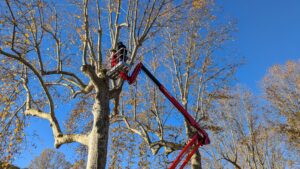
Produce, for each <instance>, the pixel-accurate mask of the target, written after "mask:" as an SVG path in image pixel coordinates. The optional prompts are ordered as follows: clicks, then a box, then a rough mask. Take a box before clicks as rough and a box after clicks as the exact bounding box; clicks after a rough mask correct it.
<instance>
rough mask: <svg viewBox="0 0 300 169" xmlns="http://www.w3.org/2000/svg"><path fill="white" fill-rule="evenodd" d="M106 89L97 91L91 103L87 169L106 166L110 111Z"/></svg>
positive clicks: (102, 168)
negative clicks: (91, 112) (91, 124)
mask: <svg viewBox="0 0 300 169" xmlns="http://www.w3.org/2000/svg"><path fill="white" fill-rule="evenodd" d="M107 91H108V90H107ZM107 91H105V90H103V91H101V90H100V91H97V94H96V98H95V103H94V105H93V115H94V122H93V129H92V131H91V133H90V135H89V144H88V161H87V169H105V166H106V159H107V146H108V134H109V112H110V110H109V95H108V92H107Z"/></svg>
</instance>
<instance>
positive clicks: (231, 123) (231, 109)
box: [207, 87, 291, 169]
mask: <svg viewBox="0 0 300 169" xmlns="http://www.w3.org/2000/svg"><path fill="white" fill-rule="evenodd" d="M230 93H231V94H230V95H231V97H230V98H227V99H222V100H220V102H219V108H218V110H219V111H218V112H216V114H215V118H216V119H219V120H218V124H219V126H220V127H222V130H221V131H220V132H218V133H216V134H215V135H214V137H213V138H212V139H214V140H215V141H214V143H213V146H214V147H215V151H210V152H211V154H210V156H211V157H212V158H211V159H210V160H208V161H207V163H208V164H209V163H210V164H217V163H218V161H221V162H222V164H223V166H224V165H225V166H232V167H234V168H255V169H258V168H270V169H271V168H278V169H279V168H284V167H285V166H287V165H288V160H287V159H286V156H285V155H284V154H285V153H286V152H285V151H284V149H283V148H282V147H280V146H278V144H281V143H280V137H278V136H277V135H276V134H275V133H274V132H273V131H272V126H269V125H268V123H266V119H265V118H264V116H263V115H262V114H263V113H262V112H263V109H262V108H261V106H260V105H259V102H258V98H257V97H255V96H253V95H252V94H251V93H250V92H249V91H247V90H245V89H243V88H240V87H236V88H234V90H232V91H231V92H230ZM290 159H291V158H290Z"/></svg>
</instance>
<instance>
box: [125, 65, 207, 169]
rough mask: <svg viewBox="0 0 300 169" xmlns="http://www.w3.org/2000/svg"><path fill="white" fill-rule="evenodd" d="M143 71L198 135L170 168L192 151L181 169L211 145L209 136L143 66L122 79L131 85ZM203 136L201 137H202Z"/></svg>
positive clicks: (173, 168) (139, 66) (174, 166)
mask: <svg viewBox="0 0 300 169" xmlns="http://www.w3.org/2000/svg"><path fill="white" fill-rule="evenodd" d="M141 70H143V71H144V72H145V73H146V75H147V76H148V77H149V78H150V79H151V80H152V81H153V82H154V83H155V84H156V85H157V86H158V88H159V90H160V91H161V92H162V93H163V94H164V95H165V96H166V97H167V98H168V99H169V100H170V101H171V103H172V104H173V105H174V106H175V107H176V108H177V109H178V110H179V111H180V112H181V114H182V115H183V116H184V118H185V119H186V120H187V121H188V122H189V124H190V125H191V126H193V127H194V128H195V129H196V130H197V133H196V134H195V135H194V136H193V137H192V139H191V140H190V141H189V142H188V143H187V144H186V146H185V147H184V148H183V149H182V150H181V152H180V154H179V155H178V157H177V158H176V159H175V160H174V162H173V163H172V165H171V166H170V167H169V169H175V168H176V166H177V165H178V164H179V163H180V161H181V160H182V157H183V156H184V155H185V154H186V153H187V152H188V151H189V150H190V149H192V148H193V149H192V150H191V151H190V152H189V154H188V155H187V157H186V159H185V161H184V162H183V163H182V165H181V167H180V168H181V169H182V168H183V167H184V166H185V165H186V164H187V163H188V161H189V160H190V158H191V157H192V155H193V154H194V153H195V152H196V151H197V150H198V148H199V147H200V146H203V145H206V144H209V143H210V140H209V137H208V134H207V133H206V132H205V131H204V130H203V129H201V127H200V125H199V124H198V123H197V121H196V120H195V119H194V118H193V117H192V116H191V115H190V114H189V113H188V112H187V110H185V108H184V107H183V106H182V105H181V104H180V103H179V102H178V101H177V100H176V99H175V98H174V97H173V96H172V95H171V94H170V93H169V92H168V90H167V89H166V88H165V87H164V86H163V85H162V84H161V83H160V82H159V81H158V80H157V79H156V78H155V77H154V76H153V75H152V74H151V73H150V71H149V70H148V69H147V68H146V67H145V66H144V65H143V64H142V63H139V64H138V65H137V66H136V67H135V68H134V70H133V72H132V74H131V76H124V74H123V75H121V77H122V78H123V79H124V80H127V81H128V83H129V84H132V83H133V82H134V81H135V80H136V78H137V76H138V74H139V72H140V71H141ZM200 134H201V135H200Z"/></svg>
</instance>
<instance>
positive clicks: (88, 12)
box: [0, 0, 185, 169]
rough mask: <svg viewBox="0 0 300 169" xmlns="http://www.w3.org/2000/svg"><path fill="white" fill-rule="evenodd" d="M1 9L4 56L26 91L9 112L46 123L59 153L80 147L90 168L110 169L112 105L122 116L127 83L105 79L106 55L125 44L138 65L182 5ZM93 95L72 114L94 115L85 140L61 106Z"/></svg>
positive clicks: (0, 52) (13, 0) (9, 0)
mask: <svg viewBox="0 0 300 169" xmlns="http://www.w3.org/2000/svg"><path fill="white" fill-rule="evenodd" d="M184 3H185V2H184ZM0 5H1V9H4V10H3V11H2V10H1V16H0V18H1V26H0V28H1V29H3V30H4V31H1V40H0V57H1V59H2V60H4V61H7V62H8V61H11V62H12V63H11V65H13V67H11V71H15V72H17V74H16V75H15V76H14V79H16V81H17V82H19V86H18V88H19V89H20V92H19V93H18V95H17V96H16V97H18V101H16V102H14V105H15V107H14V109H13V110H10V109H8V110H7V112H8V114H9V115H13V119H16V118H17V115H20V114H22V115H25V116H35V117H38V118H41V119H45V120H46V121H48V122H49V123H50V127H51V129H52V133H53V137H54V140H55V143H54V145H55V147H56V148H59V147H60V146H61V145H63V144H66V143H73V142H78V143H80V144H81V145H83V146H85V147H86V149H87V154H88V157H87V168H102V169H103V168H105V166H106V161H107V146H108V133H109V125H110V116H109V115H110V107H109V105H110V101H114V106H115V108H114V110H115V111H118V106H119V95H120V93H121V91H122V86H123V80H121V79H117V80H112V79H110V78H109V77H108V76H107V75H106V72H107V71H108V68H107V66H106V64H105V61H106V60H107V54H106V53H107V51H108V50H109V49H113V48H116V44H117V42H118V41H119V40H121V39H126V42H127V45H128V49H129V51H130V54H129V58H130V60H131V63H134V62H135V61H136V59H137V58H138V57H139V55H138V51H139V49H140V48H141V46H142V44H145V43H146V40H147V39H148V38H149V37H150V36H149V35H151V36H152V37H153V36H154V35H156V33H157V32H158V31H159V30H160V29H161V27H162V26H163V25H164V24H166V23H168V22H169V21H170V20H172V19H173V18H172V17H171V16H172V15H173V13H175V11H177V10H178V9H180V8H181V7H183V4H182V3H178V2H173V1H171V0H155V1H147V2H143V3H142V2H140V1H138V0H136V1H131V0H130V1H122V0H116V1H111V0H108V1H100V0H83V1H70V2H65V1H59V2H57V3H54V2H51V1H43V0H31V1H25V0H21V1H20V0H5V1H1V2H0ZM166 16H168V17H166ZM1 85H2V84H1ZM87 97H88V99H89V100H90V101H92V102H93V103H92V104H93V106H92V108H90V107H88V109H81V110H77V111H73V113H77V114H78V113H91V114H90V116H87V117H90V118H91V119H92V122H91V123H90V128H89V129H90V130H88V131H87V132H83V133H81V134H78V133H76V132H72V131H63V130H62V127H61V123H60V119H59V116H58V114H60V113H66V112H63V109H58V108H57V107H63V105H62V104H63V103H66V102H69V101H74V102H76V103H78V104H80V103H81V102H80V101H82V100H84V99H86V98H87ZM74 102H73V103H74ZM5 103H6V104H7V102H5ZM79 107H80V106H79ZM5 117H8V116H7V115H5ZM73 117H74V118H76V116H73ZM88 122H89V121H87V123H88Z"/></svg>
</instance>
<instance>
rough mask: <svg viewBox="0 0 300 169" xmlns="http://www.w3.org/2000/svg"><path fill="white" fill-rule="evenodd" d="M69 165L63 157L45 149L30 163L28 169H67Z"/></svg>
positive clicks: (58, 153)
mask: <svg viewBox="0 0 300 169" xmlns="http://www.w3.org/2000/svg"><path fill="white" fill-rule="evenodd" d="M71 166H72V165H71V163H70V162H68V161H67V160H66V159H65V155H64V154H63V153H61V152H57V151H55V150H52V149H45V150H44V151H43V152H42V153H41V155H40V156H38V157H36V158H35V159H34V160H32V161H31V163H30V166H29V168H30V169H69V168H71Z"/></svg>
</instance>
